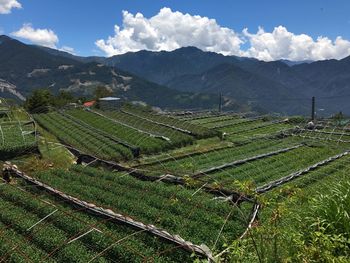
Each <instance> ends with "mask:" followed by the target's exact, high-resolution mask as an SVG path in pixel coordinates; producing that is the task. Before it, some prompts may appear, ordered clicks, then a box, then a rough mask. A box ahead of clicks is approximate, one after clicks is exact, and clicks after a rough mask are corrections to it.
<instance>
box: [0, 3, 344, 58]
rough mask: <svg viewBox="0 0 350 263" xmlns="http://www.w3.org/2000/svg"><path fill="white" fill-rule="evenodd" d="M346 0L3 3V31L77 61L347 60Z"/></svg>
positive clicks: (0, 5) (0, 12)
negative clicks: (195, 51) (205, 55)
mask: <svg viewBox="0 0 350 263" xmlns="http://www.w3.org/2000/svg"><path fill="white" fill-rule="evenodd" d="M349 27H350V1H349V0H283V1H282V0H264V1H262V0H244V1H243V0H216V1H214V0H147V1H146V0H99V1H93V0H71V1H68V0H34V1H33V0H0V33H1V34H6V35H9V36H11V37H13V38H16V39H18V40H20V41H23V42H25V43H31V44H38V45H44V46H48V47H51V48H56V49H60V50H65V51H68V52H71V53H73V54H76V55H81V56H90V55H98V56H112V55H116V54H122V53H125V52H129V51H132V52H134V51H138V50H143V49H146V50H153V51H160V50H168V51H170V50H174V49H176V48H180V47H183V46H196V47H198V48H200V49H202V50H204V51H214V52H217V53H221V54H224V55H236V56H246V57H254V58H258V59H261V60H265V61H271V60H278V59H289V60H294V61H303V60H323V59H332V58H335V59H341V58H344V57H346V56H349V55H350V30H349Z"/></svg>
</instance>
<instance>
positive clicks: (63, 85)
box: [0, 36, 239, 108]
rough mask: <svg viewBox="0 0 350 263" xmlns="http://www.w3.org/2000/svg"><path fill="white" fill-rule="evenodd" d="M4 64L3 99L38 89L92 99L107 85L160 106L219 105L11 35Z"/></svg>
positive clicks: (0, 56)
mask: <svg viewBox="0 0 350 263" xmlns="http://www.w3.org/2000/svg"><path fill="white" fill-rule="evenodd" d="M92 60H96V58H95V59H92ZM0 61H1V63H0V79H1V80H2V82H0V96H3V97H5V96H6V97H11V98H13V97H17V99H22V96H24V97H25V96H27V95H28V94H30V93H31V91H32V90H34V89H37V88H50V89H51V90H52V91H53V92H54V93H57V92H58V91H59V90H67V91H70V92H72V93H73V94H75V95H77V96H85V97H89V96H91V95H92V94H93V93H94V90H95V88H96V87H98V86H105V87H107V88H108V89H110V90H111V91H113V93H114V94H115V95H117V96H119V97H124V98H126V99H129V100H136V101H143V102H146V103H148V104H150V105H153V106H159V107H169V108H211V107H217V104H218V97H217V96H216V95H215V96H208V95H206V94H199V93H193V92H181V91H178V90H173V89H170V88H168V87H165V86H161V85H159V84H156V83H153V82H150V81H148V80H145V79H143V78H140V77H138V76H136V75H134V74H130V73H128V72H125V71H124V70H119V69H116V68H112V67H109V66H106V65H104V64H101V63H98V62H89V63H85V59H79V57H75V56H73V55H71V54H69V53H66V52H62V51H57V50H53V49H49V48H44V47H38V46H32V45H26V44H23V43H21V42H19V41H17V40H14V39H11V38H9V37H7V36H0ZM82 61H84V62H82ZM1 83H3V84H1ZM5 83H10V84H11V85H10V87H11V89H9V88H6V89H5V88H3V87H5ZM16 93H17V94H19V95H18V96H16ZM231 106H232V107H233V108H235V107H239V105H237V104H235V105H231Z"/></svg>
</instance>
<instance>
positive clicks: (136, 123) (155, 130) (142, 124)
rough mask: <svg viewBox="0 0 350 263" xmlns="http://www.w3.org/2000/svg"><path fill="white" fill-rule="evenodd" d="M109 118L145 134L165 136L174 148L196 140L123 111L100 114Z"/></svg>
mask: <svg viewBox="0 0 350 263" xmlns="http://www.w3.org/2000/svg"><path fill="white" fill-rule="evenodd" d="M99 113H100V114H103V115H105V116H107V117H109V118H112V119H114V120H117V121H119V122H122V123H125V124H127V125H130V126H132V127H135V128H137V129H140V130H142V131H145V132H149V133H152V134H156V135H158V136H164V137H166V138H169V139H170V142H169V143H170V145H172V146H174V147H179V146H185V145H188V144H191V143H193V141H194V138H193V137H192V136H190V135H188V134H184V133H182V132H180V131H177V130H174V129H171V128H169V127H166V126H162V125H159V124H156V123H154V122H151V121H149V120H147V119H144V118H140V117H137V116H133V115H130V114H126V113H123V112H121V111H113V112H112V111H110V112H106V111H105V112H99Z"/></svg>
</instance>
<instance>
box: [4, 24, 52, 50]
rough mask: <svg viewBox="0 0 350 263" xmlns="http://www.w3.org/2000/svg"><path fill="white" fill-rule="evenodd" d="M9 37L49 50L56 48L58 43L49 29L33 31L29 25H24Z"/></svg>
mask: <svg viewBox="0 0 350 263" xmlns="http://www.w3.org/2000/svg"><path fill="white" fill-rule="evenodd" d="M11 35H12V36H15V37H19V38H22V39H26V40H29V41H31V42H32V43H34V44H37V45H41V46H45V47H50V48H56V44H57V43H58V36H57V35H56V34H55V32H53V31H52V30H51V29H40V28H38V29H34V28H33V27H32V25H31V24H24V25H23V26H22V28H21V29H19V30H18V31H16V32H12V33H11Z"/></svg>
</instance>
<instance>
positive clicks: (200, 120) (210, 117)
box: [190, 115, 241, 125]
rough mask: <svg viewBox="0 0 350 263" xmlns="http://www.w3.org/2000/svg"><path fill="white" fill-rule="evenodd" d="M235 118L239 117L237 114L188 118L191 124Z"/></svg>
mask: <svg viewBox="0 0 350 263" xmlns="http://www.w3.org/2000/svg"><path fill="white" fill-rule="evenodd" d="M235 119H241V117H240V116H239V115H217V116H207V117H206V118H201V119H194V120H190V122H191V123H193V124H198V125H204V124H205V125H207V124H210V123H219V122H222V121H229V120H235Z"/></svg>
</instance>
